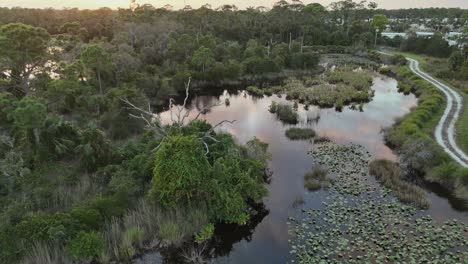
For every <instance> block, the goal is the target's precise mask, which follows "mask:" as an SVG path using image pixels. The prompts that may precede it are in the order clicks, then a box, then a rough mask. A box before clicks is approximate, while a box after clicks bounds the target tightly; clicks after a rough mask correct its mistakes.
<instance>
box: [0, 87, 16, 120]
mask: <svg viewBox="0 0 468 264" xmlns="http://www.w3.org/2000/svg"><path fill="white" fill-rule="evenodd" d="M16 104H17V100H16V98H15V96H14V95H13V94H11V93H8V92H0V122H1V123H2V124H5V125H6V124H8V123H10V122H11V121H12V116H11V113H12V112H13V111H14V109H15V108H16Z"/></svg>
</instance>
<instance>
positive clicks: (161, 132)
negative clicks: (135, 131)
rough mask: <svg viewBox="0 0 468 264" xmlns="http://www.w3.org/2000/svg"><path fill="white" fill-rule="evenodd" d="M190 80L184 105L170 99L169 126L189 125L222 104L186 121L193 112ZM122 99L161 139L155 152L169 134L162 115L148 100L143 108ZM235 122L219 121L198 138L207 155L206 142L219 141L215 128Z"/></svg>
mask: <svg viewBox="0 0 468 264" xmlns="http://www.w3.org/2000/svg"><path fill="white" fill-rule="evenodd" d="M190 82H191V77H190V78H189V79H188V81H187V83H185V98H184V102H183V104H182V105H179V106H176V105H175V100H174V99H173V98H170V99H169V115H170V119H171V123H170V124H168V125H169V126H171V125H172V126H174V125H175V126H177V127H178V128H182V127H184V126H185V125H188V124H190V123H192V122H194V121H196V120H198V118H199V117H200V116H201V115H202V114H205V113H206V112H207V111H208V110H210V109H211V108H213V107H216V106H219V105H221V103H218V104H214V105H211V106H207V107H204V108H203V109H202V110H200V111H199V112H198V114H197V115H196V116H195V118H193V119H191V120H190V121H189V122H187V124H186V122H185V121H186V119H187V118H188V117H189V116H190V112H191V110H188V109H187V102H188V98H189V95H190ZM120 100H121V101H122V102H124V103H125V104H126V105H128V107H125V108H126V109H129V110H133V111H136V112H138V113H139V115H138V114H133V113H130V114H129V115H130V116H131V117H132V118H135V119H140V120H142V121H143V122H144V123H145V126H146V129H148V130H151V131H153V132H154V133H155V136H156V137H157V139H161V142H160V143H159V145H158V146H157V147H156V148H154V149H153V152H154V151H157V150H158V149H159V148H160V147H161V145H162V144H163V143H164V142H165V140H166V138H167V136H168V134H167V132H166V128H167V127H165V126H164V125H163V121H162V119H161V116H160V115H159V114H155V113H154V112H153V110H152V109H151V105H150V104H149V102H148V109H143V108H141V107H138V106H136V105H135V104H133V103H132V102H130V100H128V99H127V98H120ZM235 122H236V120H223V121H221V122H219V123H217V124H216V125H214V126H212V127H211V128H210V129H209V130H207V131H206V132H205V133H204V134H203V135H202V136H201V137H199V138H198V140H200V141H201V142H202V144H203V145H204V146H205V149H206V154H205V155H208V154H209V153H210V148H209V145H208V143H207V142H206V140H212V141H214V142H219V140H217V139H216V138H214V137H213V136H212V133H213V132H214V130H215V129H216V128H218V127H219V126H221V125H223V124H225V123H229V124H233V123H235Z"/></svg>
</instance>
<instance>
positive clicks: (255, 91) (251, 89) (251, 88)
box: [246, 86, 265, 96]
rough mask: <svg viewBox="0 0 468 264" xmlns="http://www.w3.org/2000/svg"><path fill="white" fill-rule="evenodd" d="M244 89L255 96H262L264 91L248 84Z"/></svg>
mask: <svg viewBox="0 0 468 264" xmlns="http://www.w3.org/2000/svg"><path fill="white" fill-rule="evenodd" d="M246 90H247V91H248V92H249V93H251V94H253V95H256V96H263V95H264V94H265V93H264V91H263V90H262V89H259V88H258V87H257V86H249V87H247V88H246Z"/></svg>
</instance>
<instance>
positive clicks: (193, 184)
mask: <svg viewBox="0 0 468 264" xmlns="http://www.w3.org/2000/svg"><path fill="white" fill-rule="evenodd" d="M209 168H210V165H209V163H208V160H207V157H206V155H205V150H204V148H203V144H202V143H201V141H200V140H198V139H197V138H196V137H194V136H173V137H170V138H168V139H167V140H166V141H165V142H164V143H162V145H161V147H160V148H159V150H158V151H157V153H156V155H155V164H154V170H153V175H154V178H153V181H152V185H153V188H152V189H151V192H150V196H151V197H152V199H155V200H157V201H158V202H159V203H160V204H161V205H162V206H164V207H167V208H170V207H174V206H176V205H177V204H190V203H191V202H192V201H203V200H205V199H208V197H207V195H208V194H207V193H205V191H204V190H203V189H206V187H205V188H201V187H202V185H207V183H208V182H209V181H208V176H209V174H208V173H209Z"/></svg>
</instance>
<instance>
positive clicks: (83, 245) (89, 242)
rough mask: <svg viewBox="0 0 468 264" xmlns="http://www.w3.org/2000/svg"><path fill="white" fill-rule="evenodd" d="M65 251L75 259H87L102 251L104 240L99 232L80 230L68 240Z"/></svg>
mask: <svg viewBox="0 0 468 264" xmlns="http://www.w3.org/2000/svg"><path fill="white" fill-rule="evenodd" d="M67 251H68V253H69V254H70V255H71V256H72V257H74V258H75V259H78V260H85V261H89V260H92V259H93V258H95V257H98V256H100V255H101V254H102V253H103V252H104V242H103V239H102V237H101V234H100V233H95V232H91V233H86V232H83V231H81V232H79V233H78V234H77V235H76V237H74V238H73V239H72V240H71V241H70V242H68V244H67Z"/></svg>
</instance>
